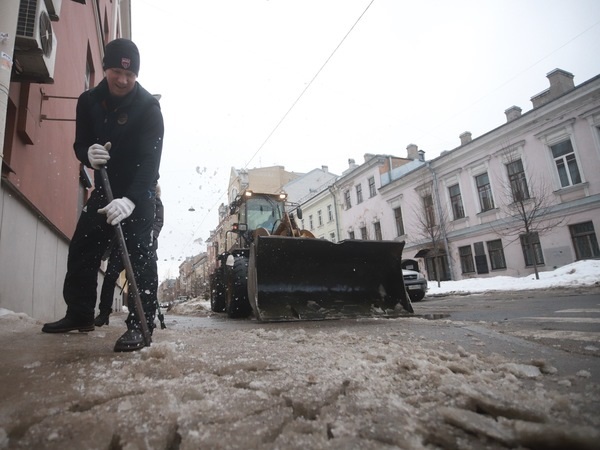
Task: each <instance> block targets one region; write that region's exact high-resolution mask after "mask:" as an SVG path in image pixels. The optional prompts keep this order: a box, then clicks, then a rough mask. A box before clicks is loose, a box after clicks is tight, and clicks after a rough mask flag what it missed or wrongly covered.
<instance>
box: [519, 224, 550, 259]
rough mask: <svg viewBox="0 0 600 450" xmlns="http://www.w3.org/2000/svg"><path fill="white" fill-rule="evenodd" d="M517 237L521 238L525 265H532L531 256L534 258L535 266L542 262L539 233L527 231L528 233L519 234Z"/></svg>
mask: <svg viewBox="0 0 600 450" xmlns="http://www.w3.org/2000/svg"><path fill="white" fill-rule="evenodd" d="M519 239H521V249H522V250H523V257H524V258H525V265H526V266H533V265H534V264H533V262H534V261H533V258H535V265H536V266H539V265H542V264H544V255H543V253H542V245H541V244H540V237H539V235H538V234H537V233H535V232H534V233H529V235H527V234H522V235H520V236H519Z"/></svg>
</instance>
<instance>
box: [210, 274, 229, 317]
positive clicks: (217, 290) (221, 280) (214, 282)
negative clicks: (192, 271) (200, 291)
mask: <svg viewBox="0 0 600 450" xmlns="http://www.w3.org/2000/svg"><path fill="white" fill-rule="evenodd" d="M226 301H227V299H226V298H225V276H224V273H223V268H222V267H219V268H218V269H217V270H215V272H214V273H213V274H212V275H211V276H210V309H211V310H212V311H213V312H225V306H226Z"/></svg>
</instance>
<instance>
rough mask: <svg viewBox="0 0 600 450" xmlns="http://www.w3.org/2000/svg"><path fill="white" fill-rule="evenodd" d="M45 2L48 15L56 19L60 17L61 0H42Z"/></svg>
mask: <svg viewBox="0 0 600 450" xmlns="http://www.w3.org/2000/svg"><path fill="white" fill-rule="evenodd" d="M44 2H45V3H46V9H47V10H48V14H49V15H50V19H52V20H58V19H59V17H60V7H61V6H62V0H44Z"/></svg>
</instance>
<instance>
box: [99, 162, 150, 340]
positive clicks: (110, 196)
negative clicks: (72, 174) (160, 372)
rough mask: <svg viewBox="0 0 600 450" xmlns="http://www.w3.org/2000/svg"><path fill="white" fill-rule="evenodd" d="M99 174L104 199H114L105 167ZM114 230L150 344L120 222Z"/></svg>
mask: <svg viewBox="0 0 600 450" xmlns="http://www.w3.org/2000/svg"><path fill="white" fill-rule="evenodd" d="M100 176H101V177H102V184H103V185H104V192H105V193H106V199H107V200H108V203H110V202H112V201H113V200H114V198H113V194H112V189H111V188H110V182H109V181H108V174H107V173H106V168H105V167H101V168H100ZM115 232H116V234H117V241H118V242H119V246H120V247H121V257H122V258H123V265H124V266H125V273H126V274H127V280H128V281H129V285H130V287H131V294H132V296H133V300H134V301H133V303H134V306H135V315H136V316H137V319H138V321H139V322H140V326H141V328H142V335H143V336H144V344H146V346H150V344H151V343H152V337H151V336H150V330H148V323H147V322H146V317H145V316H144V309H143V307H142V299H141V298H140V291H139V290H138V287H137V283H136V282H135V277H134V276H133V266H132V265H131V259H130V258H129V252H128V251H127V243H126V242H125V235H124V234H123V228H121V223H120V222H119V223H117V224H116V225H115Z"/></svg>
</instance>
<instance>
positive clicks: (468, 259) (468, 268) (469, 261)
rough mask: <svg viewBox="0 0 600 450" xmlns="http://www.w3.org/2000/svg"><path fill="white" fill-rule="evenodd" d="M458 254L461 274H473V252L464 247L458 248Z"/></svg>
mask: <svg viewBox="0 0 600 450" xmlns="http://www.w3.org/2000/svg"><path fill="white" fill-rule="evenodd" d="M458 254H459V255H460V266H461V267H462V273H473V272H475V264H474V263H473V251H472V250H471V246H470V245H466V246H464V247H458Z"/></svg>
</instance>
